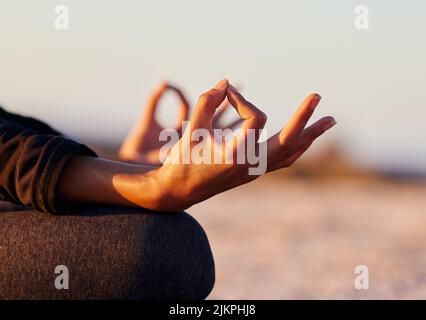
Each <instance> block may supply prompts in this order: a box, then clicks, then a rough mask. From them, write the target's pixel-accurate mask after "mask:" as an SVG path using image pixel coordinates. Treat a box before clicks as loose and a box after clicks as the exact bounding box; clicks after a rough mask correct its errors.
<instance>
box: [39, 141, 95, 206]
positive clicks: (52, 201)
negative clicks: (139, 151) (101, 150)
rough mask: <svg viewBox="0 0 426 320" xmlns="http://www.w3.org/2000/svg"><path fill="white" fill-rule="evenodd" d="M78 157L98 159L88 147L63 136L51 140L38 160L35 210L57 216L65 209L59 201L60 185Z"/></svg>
mask: <svg viewBox="0 0 426 320" xmlns="http://www.w3.org/2000/svg"><path fill="white" fill-rule="evenodd" d="M76 155H84V156H91V157H97V155H96V153H95V152H94V151H92V150H91V149H89V148H88V147H87V146H85V145H83V144H80V143H78V142H76V141H73V140H70V139H67V138H64V137H62V136H57V137H54V138H53V139H50V140H49V142H48V143H47V145H46V146H45V147H44V148H43V151H42V153H41V155H40V158H39V159H38V165H37V167H38V170H36V176H35V177H34V180H33V188H32V190H33V194H32V198H33V199H32V203H33V206H34V209H36V210H38V211H44V212H49V213H53V214H56V213H58V212H60V211H61V209H62V208H63V207H64V205H63V203H61V201H60V200H59V196H58V184H59V181H60V179H61V177H62V174H63V173H64V171H65V168H66V166H67V164H68V162H69V161H70V160H71V158H72V157H74V156H76Z"/></svg>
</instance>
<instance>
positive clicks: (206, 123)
mask: <svg viewBox="0 0 426 320" xmlns="http://www.w3.org/2000/svg"><path fill="white" fill-rule="evenodd" d="M228 85H229V83H228V80H226V79H223V80H222V81H220V82H219V83H218V84H216V86H215V87H214V88H212V89H210V90H209V91H207V92H205V93H203V94H202V95H201V96H200V98H199V99H198V102H197V106H196V107H195V110H194V115H193V116H192V118H191V126H192V129H197V128H208V129H210V128H211V127H212V121H213V116H214V114H215V111H216V109H217V107H219V105H220V104H221V103H222V101H223V100H224V99H225V97H226V91H227V89H228Z"/></svg>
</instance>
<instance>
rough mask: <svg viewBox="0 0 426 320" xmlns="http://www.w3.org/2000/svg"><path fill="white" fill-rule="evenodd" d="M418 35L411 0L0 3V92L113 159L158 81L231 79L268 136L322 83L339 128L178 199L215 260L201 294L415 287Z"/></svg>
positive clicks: (420, 161) (420, 114) (417, 292)
mask: <svg viewBox="0 0 426 320" xmlns="http://www.w3.org/2000/svg"><path fill="white" fill-rule="evenodd" d="M58 5H65V6H67V8H68V9H69V22H70V28H69V29H68V30H57V29H56V28H55V25H54V22H55V18H56V15H55V12H54V10H55V7H56V6H58ZM358 5H365V6H367V7H368V9H369V28H368V29H367V30H358V29H356V28H355V26H354V21H355V19H356V17H357V14H356V13H355V8H356V7H357V6H358ZM425 35H426V2H424V1H422V0H408V1H396V0H394V1H390V0H387V1H385V0H374V1H373V0H363V1H362V2H360V1H356V0H345V1H342V0H324V1H321V2H320V1H313V0H298V1H295V0H294V1H290V0H288V1H283V0H281V1H272V0H269V1H247V0H246V1H243V0H240V1H225V0H216V1H213V2H207V1H196V0H181V1H171V0H169V1H166V0H156V1H136V0H125V1H100V0H92V1H90V2H88V1H83V0H73V1H62V2H61V3H58V2H57V1H51V0H43V1H37V2H34V1H29V0H26V1H24V0H13V1H12V0H0V70H1V71H0V72H1V75H2V76H1V77H0V104H1V105H2V106H4V107H5V108H6V109H8V110H10V111H13V112H17V113H22V114H26V115H31V116H34V117H37V118H40V119H42V120H44V121H46V122H48V123H49V124H51V125H52V126H54V127H55V128H57V129H59V130H61V131H62V132H64V133H66V134H68V135H70V136H72V137H73V138H75V139H77V140H80V141H81V142H84V143H86V144H88V145H90V146H91V147H93V148H95V149H96V150H97V151H99V153H100V154H102V155H105V156H109V157H114V156H115V154H116V151H117V149H118V147H119V145H120V142H121V141H122V139H123V138H124V137H125V135H126V134H127V132H128V131H129V130H130V128H131V127H132V126H133V125H134V121H135V119H137V117H138V115H139V113H140V111H141V109H142V106H143V103H144V102H145V100H146V99H147V97H148V95H149V93H150V92H151V90H152V89H153V88H154V87H155V86H156V85H157V83H158V82H159V81H161V80H164V79H166V80H170V81H171V82H172V83H175V84H177V85H179V86H180V87H182V88H183V89H184V91H185V93H186V94H187V95H188V97H189V98H190V101H191V103H192V104H194V103H195V101H196V99H197V97H198V96H199V95H200V94H201V93H202V92H204V91H206V90H207V89H209V88H210V87H211V86H213V85H214V84H215V83H216V82H217V81H218V80H220V79H222V78H223V77H227V78H228V79H229V80H230V81H231V82H232V83H234V84H239V85H240V86H241V87H242V91H243V93H244V94H245V96H246V97H247V98H248V99H249V100H250V101H252V102H253V103H254V104H255V105H257V106H258V107H259V108H261V109H262V110H263V111H264V112H265V113H266V114H267V115H268V116H269V119H268V124H267V129H268V131H269V134H270V135H272V134H274V133H275V132H276V131H277V130H279V129H280V127H281V126H282V125H283V124H284V123H285V121H286V120H287V119H288V118H289V117H290V115H291V114H292V112H293V111H294V110H295V108H296V107H297V106H298V105H299V104H300V102H301V101H302V100H303V98H304V97H305V96H306V95H307V94H309V93H311V92H318V93H320V94H321V96H322V97H323V99H322V102H321V104H320V107H319V108H318V110H317V111H316V115H315V117H314V119H313V120H316V119H318V118H320V117H321V116H324V115H333V116H334V117H335V118H336V120H337V122H338V125H337V126H336V127H335V128H333V129H332V130H331V131H330V132H328V133H327V134H326V135H325V136H324V137H323V138H322V139H320V140H321V141H318V143H317V144H315V146H313V147H312V148H311V150H309V151H308V152H307V153H306V155H305V156H304V157H303V158H302V159H301V160H300V161H299V162H297V163H296V165H295V166H294V167H292V168H291V169H289V170H285V171H280V172H278V173H275V174H273V175H268V176H265V177H262V178H260V179H258V180H257V181H255V182H254V183H252V184H250V185H247V186H244V187H241V188H238V189H236V190H232V191H230V192H227V193H225V194H222V195H219V196H216V197H214V198H212V199H210V200H208V201H205V202H204V203H202V204H199V205H197V206H194V207H193V208H191V209H190V210H189V213H191V214H192V215H194V216H195V217H196V218H197V219H198V220H199V221H200V223H201V224H202V225H203V227H204V228H205V230H206V232H207V234H208V236H209V238H210V241H211V246H212V249H213V252H214V255H215V258H216V267H217V282H216V286H215V289H214V291H213V292H212V294H211V298H223V299H228V298H230V299H231V298H232V299H287V298H289V299H292V298H293V299H300V298H312V299H322V298H336V299H378V298H383V299H387V298H401V299H406V298H423V299H425V298H426V239H425V235H426V183H425V177H426V148H425V145H426V130H425V125H424V119H425V116H426V108H425V107H426V106H425V102H424V101H425V99H424V94H425V92H426V90H425V89H426V61H425V57H426V42H425V40H424V39H425ZM175 106H176V100H174V97H171V96H166V97H165V98H164V99H163V100H162V103H161V110H160V113H159V120H160V121H161V122H162V123H163V124H164V125H165V126H168V125H171V124H172V123H174V120H175V118H176V116H177V114H178V108H176V107H175ZM357 265H366V266H367V267H368V268H369V273H370V289H369V290H356V289H355V288H354V284H353V283H354V279H355V276H356V275H355V274H354V269H355V267H356V266H357Z"/></svg>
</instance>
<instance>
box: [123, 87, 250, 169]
mask: <svg viewBox="0 0 426 320" xmlns="http://www.w3.org/2000/svg"><path fill="white" fill-rule="evenodd" d="M167 91H171V92H174V93H175V94H176V95H177V97H178V99H179V108H180V112H179V117H178V120H177V122H176V124H175V127H174V130H175V131H176V132H178V133H179V135H181V133H182V125H183V121H187V120H188V116H189V111H190V106H189V103H188V99H187V98H186V97H185V95H184V93H183V91H182V90H181V89H179V88H178V87H177V86H174V85H171V84H170V83H168V82H165V81H164V82H162V83H160V84H159V86H158V87H157V88H156V89H155V90H154V92H153V93H152V94H151V96H150V98H149V100H148V102H147V104H146V106H145V108H144V110H143V113H142V115H141V117H140V119H139V120H138V121H137V123H136V124H135V126H134V128H133V129H132V130H131V131H130V133H129V134H128V135H127V137H126V138H125V139H124V141H123V143H122V145H121V147H120V150H119V153H118V156H119V158H120V159H121V160H123V161H129V162H134V163H141V164H147V165H154V166H156V165H157V166H158V165H161V163H160V159H159V152H160V149H161V147H162V146H163V145H164V144H165V143H164V142H163V141H160V139H159V136H160V133H161V132H162V131H163V130H165V128H164V127H162V126H161V125H160V124H159V123H158V121H157V119H156V113H157V111H158V106H159V102H160V100H161V98H162V97H163V96H164V94H165V93H166V92H167ZM228 106H229V101H228V99H227V98H225V100H224V101H223V102H222V104H221V105H220V107H219V108H217V112H216V115H215V117H214V120H213V123H212V125H213V127H214V128H220V129H233V128H235V127H236V126H238V125H239V124H241V122H242V121H241V119H237V120H234V121H233V122H231V123H230V124H229V125H222V122H223V121H222V119H223V116H224V114H225V112H226V110H227V109H228Z"/></svg>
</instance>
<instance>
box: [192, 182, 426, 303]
mask: <svg viewBox="0 0 426 320" xmlns="http://www.w3.org/2000/svg"><path fill="white" fill-rule="evenodd" d="M189 213H191V214H192V215H193V216H194V217H195V218H196V219H197V220H198V221H199V222H200V223H201V224H202V226H203V227H204V229H205V230H206V232H207V234H208V236H209V239H210V242H211V246H212V250H213V253H214V256H215V260H216V276H217V278H216V285H215V288H214V290H213V292H212V293H211V295H210V298H211V299H391V298H394V299H411V298H413V299H419V298H422V299H426V186H425V185H421V184H414V183H412V184H391V183H371V182H370V183H366V182H361V183H359V182H358V183H354V182H347V181H346V182H345V181H334V182H333V183H324V182H315V181H293V182H282V181H281V180H276V179H264V180H258V181H256V182H255V183H252V184H250V185H248V186H243V187H241V188H239V189H236V190H232V191H230V192H227V193H225V194H222V195H219V196H216V197H214V198H212V199H209V200H208V201H206V202H204V203H202V204H199V205H197V206H195V207H193V208H191V209H190V210H189ZM357 265H366V266H367V267H368V269H369V286H370V288H369V289H368V290H357V289H355V288H354V279H355V276H356V275H355V274H354V269H355V266H357Z"/></svg>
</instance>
